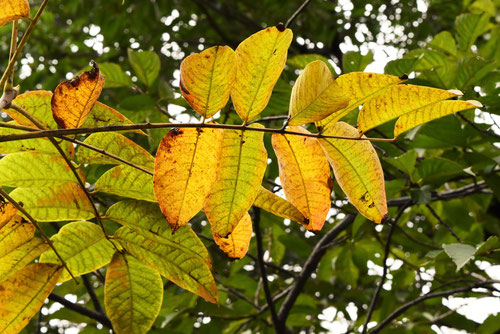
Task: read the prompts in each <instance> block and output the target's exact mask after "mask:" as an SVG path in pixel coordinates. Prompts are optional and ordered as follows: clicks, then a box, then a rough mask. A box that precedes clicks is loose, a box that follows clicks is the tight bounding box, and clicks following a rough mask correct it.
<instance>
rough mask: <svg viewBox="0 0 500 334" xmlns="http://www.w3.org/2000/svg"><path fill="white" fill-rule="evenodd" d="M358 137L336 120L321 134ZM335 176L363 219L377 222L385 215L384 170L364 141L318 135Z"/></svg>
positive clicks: (349, 127)
mask: <svg viewBox="0 0 500 334" xmlns="http://www.w3.org/2000/svg"><path fill="white" fill-rule="evenodd" d="M324 134H325V135H334V136H347V137H355V136H358V135H359V134H358V131H357V130H356V128H354V127H352V126H350V125H349V124H347V123H344V122H339V123H336V124H335V125H333V126H332V127H331V128H329V129H328V130H327V131H325V133H324ZM319 142H320V143H321V146H323V148H324V150H325V152H326V154H327V156H328V161H329V162H330V165H331V166H332V168H333V174H334V175H335V179H336V180H337V182H338V183H339V185H340V187H341V188H342V190H343V191H344V192H345V194H346V195H347V198H348V199H349V201H350V202H351V203H352V205H354V206H355V207H356V209H358V211H359V212H360V213H361V214H362V215H363V216H365V217H366V218H368V219H370V220H372V221H374V222H376V223H380V222H381V221H382V219H383V218H385V217H386V215H387V203H386V198H385V184H384V173H383V171H382V166H381V165H380V160H379V158H378V156H377V152H375V149H374V148H373V146H372V144H371V143H370V142H369V141H367V140H346V139H333V138H320V139H319Z"/></svg>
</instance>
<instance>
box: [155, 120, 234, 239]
mask: <svg viewBox="0 0 500 334" xmlns="http://www.w3.org/2000/svg"><path fill="white" fill-rule="evenodd" d="M223 135H224V132H223V131H222V130H221V129H210V128H205V129H195V128H185V129H172V130H170V131H169V132H168V133H167V134H166V135H165V137H163V140H162V141H161V143H160V146H159V147H158V152H157V153H156V159H155V170H154V177H153V182H154V185H153V189H154V193H155V196H156V199H157V200H158V204H160V208H161V211H162V212H163V214H164V215H165V217H166V218H167V221H168V222H169V223H170V225H171V227H172V232H175V231H176V230H177V229H178V228H179V227H181V226H182V225H184V224H186V223H187V222H188V221H189V220H190V219H191V218H193V217H194V215H196V214H197V213H198V212H199V211H200V210H201V208H202V207H203V203H204V202H205V199H206V197H207V196H208V194H209V193H210V190H211V189H212V187H213V186H214V184H215V181H216V179H217V169H218V166H219V160H220V153H221V145H222V138H223Z"/></svg>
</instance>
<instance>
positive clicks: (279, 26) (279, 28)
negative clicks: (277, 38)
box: [276, 22, 286, 32]
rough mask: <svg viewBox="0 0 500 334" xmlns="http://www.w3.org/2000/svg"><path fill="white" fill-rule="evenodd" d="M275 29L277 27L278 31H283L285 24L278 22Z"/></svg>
mask: <svg viewBox="0 0 500 334" xmlns="http://www.w3.org/2000/svg"><path fill="white" fill-rule="evenodd" d="M276 29H278V31H279V32H283V31H285V29H286V28H285V25H284V24H283V23H281V22H280V23H278V24H277V25H276Z"/></svg>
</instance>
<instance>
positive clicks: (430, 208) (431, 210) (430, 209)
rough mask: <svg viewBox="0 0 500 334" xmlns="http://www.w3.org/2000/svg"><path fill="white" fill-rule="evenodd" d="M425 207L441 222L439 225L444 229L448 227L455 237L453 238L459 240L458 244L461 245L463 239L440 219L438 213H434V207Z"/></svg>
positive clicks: (427, 205)
mask: <svg viewBox="0 0 500 334" xmlns="http://www.w3.org/2000/svg"><path fill="white" fill-rule="evenodd" d="M425 207H426V208H427V209H429V211H430V212H431V214H432V215H433V216H434V218H436V219H437V220H438V221H439V224H441V225H443V226H444V227H446V228H447V229H448V231H450V233H451V235H453V237H455V239H457V241H458V242H460V243H461V242H462V239H460V237H459V236H458V235H457V234H456V233H455V232H454V231H453V229H452V228H451V226H450V225H448V224H446V223H445V222H444V220H442V219H441V217H439V215H438V214H437V212H436V211H434V209H433V208H432V206H430V205H429V204H426V205H425Z"/></svg>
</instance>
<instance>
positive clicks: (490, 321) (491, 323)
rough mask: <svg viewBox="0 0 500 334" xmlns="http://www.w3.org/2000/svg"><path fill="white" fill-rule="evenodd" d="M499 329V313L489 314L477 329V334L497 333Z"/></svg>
mask: <svg viewBox="0 0 500 334" xmlns="http://www.w3.org/2000/svg"><path fill="white" fill-rule="evenodd" d="M498 330H500V313H498V314H496V315H493V314H492V315H490V316H489V317H488V318H487V319H486V320H485V321H484V322H483V324H482V325H481V326H479V328H478V329H477V332H476V333H477V334H491V333H498Z"/></svg>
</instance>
